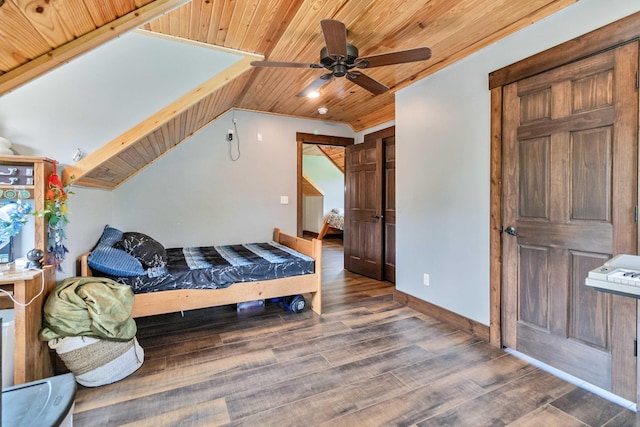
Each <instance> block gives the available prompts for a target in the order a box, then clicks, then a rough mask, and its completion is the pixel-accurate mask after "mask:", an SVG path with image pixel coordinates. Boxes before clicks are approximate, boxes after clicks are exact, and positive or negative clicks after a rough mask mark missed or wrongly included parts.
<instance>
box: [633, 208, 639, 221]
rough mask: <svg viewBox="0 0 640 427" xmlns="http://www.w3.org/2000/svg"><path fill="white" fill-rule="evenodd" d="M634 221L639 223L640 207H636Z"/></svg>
mask: <svg viewBox="0 0 640 427" xmlns="http://www.w3.org/2000/svg"><path fill="white" fill-rule="evenodd" d="M633 220H634V221H635V222H636V223H637V222H638V205H636V207H635V213H634V215H633Z"/></svg>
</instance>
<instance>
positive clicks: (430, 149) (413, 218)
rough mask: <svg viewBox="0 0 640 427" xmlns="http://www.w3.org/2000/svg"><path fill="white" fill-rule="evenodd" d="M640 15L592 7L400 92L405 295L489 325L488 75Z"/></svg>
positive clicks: (563, 14) (570, 11)
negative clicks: (426, 277) (425, 277)
mask: <svg viewBox="0 0 640 427" xmlns="http://www.w3.org/2000/svg"><path fill="white" fill-rule="evenodd" d="M639 10H640V2H636V1H633V2H632V1H628V0H607V1H603V0H582V1H580V2H579V3H576V4H575V5H572V6H570V7H568V8H566V9H564V10H562V11H560V12H558V13H556V14H554V15H552V16H551V17H549V18H547V19H545V20H543V21H540V22H538V23H536V24H533V25H532V26H530V27H527V28H525V29H524V30H522V31H520V32H518V33H516V34H514V35H512V36H510V37H507V38H505V39H503V40H501V41H499V42H497V43H495V44H493V45H491V46H489V47H487V48H485V49H483V50H482V51H480V52H477V53H476V54H474V55H472V56H470V57H468V58H466V59H463V60H461V61H459V62H458V63H456V64H454V65H452V66H450V67H447V68H446V69H444V70H442V71H440V72H438V73H436V74H434V75H432V76H430V77H428V78H425V79H423V80H421V81H419V82H416V83H414V84H412V85H411V86H409V87H407V88H405V89H402V90H400V91H398V92H397V93H396V141H397V142H396V167H397V169H396V180H397V181H396V186H397V188H396V202H397V235H396V240H397V252H396V259H397V271H396V287H397V288H398V289H399V290H400V291H403V292H405V293H408V294H410V295H413V296H416V297H418V298H420V299H423V300H426V301H429V302H431V303H433V304H436V305H438V306H441V307H443V308H446V309H448V310H451V311H453V312H456V313H458V314H461V315H463V316H466V317H468V318H470V319H473V320H476V321H478V322H480V323H483V324H486V325H488V324H489V186H490V182H489V172H490V170H489V166H490V165H489V160H490V153H489V149H490V132H489V126H490V92H489V90H488V74H489V73H490V72H492V71H495V70H497V69H499V68H501V67H504V66H506V65H509V64H511V63H514V62H516V61H518V60H520V59H523V58H526V57H528V56H531V55H533V54H535V53H538V52H541V51H543V50H545V49H547V48H550V47H553V46H555V45H558V44H560V43H562V42H564V41H567V40H570V39H572V38H574V37H576V36H579V35H581V34H584V33H586V32H589V31H591V30H593V29H596V28H599V27H601V26H603V25H605V24H607V23H610V22H613V21H615V20H617V19H619V18H622V17H624V16H626V15H629V14H631V13H633V12H636V11H639ZM424 273H428V274H429V275H430V286H429V287H426V286H424V285H423V274H424Z"/></svg>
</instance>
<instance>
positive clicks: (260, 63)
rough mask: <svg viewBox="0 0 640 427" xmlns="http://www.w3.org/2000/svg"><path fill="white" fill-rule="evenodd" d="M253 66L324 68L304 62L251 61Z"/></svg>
mask: <svg viewBox="0 0 640 427" xmlns="http://www.w3.org/2000/svg"><path fill="white" fill-rule="evenodd" d="M251 65H252V66H254V67H276V68H324V66H322V65H321V64H306V63H303V62H276V61H251Z"/></svg>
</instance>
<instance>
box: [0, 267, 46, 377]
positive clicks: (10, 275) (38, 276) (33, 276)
mask: <svg viewBox="0 0 640 427" xmlns="http://www.w3.org/2000/svg"><path fill="white" fill-rule="evenodd" d="M0 273H4V274H0V288H3V289H5V290H12V291H13V297H14V298H15V299H16V300H17V301H18V302H20V303H25V302H28V301H30V300H31V299H32V298H33V297H34V296H36V295H38V293H39V292H40V289H41V288H42V284H43V280H44V290H43V292H42V295H40V296H38V297H37V298H36V299H34V300H33V302H32V303H31V304H29V305H28V306H26V307H23V306H21V305H19V304H13V307H14V317H15V320H14V322H15V349H14V371H13V379H14V384H16V385H18V384H23V383H26V382H30V381H35V380H39V379H43V378H48V377H50V376H52V375H53V368H52V366H51V357H50V356H49V347H48V345H47V343H46V342H44V341H40V340H39V339H38V334H39V333H40V329H41V328H42V307H43V305H44V302H45V301H46V298H47V296H48V295H49V293H50V292H51V291H53V289H54V288H55V286H56V274H55V267H54V266H45V267H44V269H43V270H42V272H40V271H38V270H24V271H16V270H14V269H13V266H12V267H11V269H10V270H7V271H4V272H2V271H0ZM3 299H7V300H8V298H3Z"/></svg>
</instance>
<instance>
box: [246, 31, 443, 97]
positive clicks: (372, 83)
mask: <svg viewBox="0 0 640 427" xmlns="http://www.w3.org/2000/svg"><path fill="white" fill-rule="evenodd" d="M320 26H321V27H322V35H323V36H324V42H325V47H323V48H322V50H320V63H319V64H308V63H302V62H276V61H253V62H251V65H253V66H254V67H281V68H326V69H327V70H329V71H330V72H329V73H326V74H323V75H322V76H320V77H319V78H318V79H317V80H315V81H314V82H312V83H311V84H310V85H309V86H307V87H306V88H305V89H304V90H303V91H302V92H300V93H299V94H298V96H307V94H308V93H309V92H312V91H317V90H318V89H319V88H320V87H321V86H323V85H324V84H325V83H328V82H329V81H330V80H331V79H332V78H334V77H346V78H347V79H348V80H350V81H352V82H353V83H355V84H357V85H358V86H360V87H362V88H364V89H366V90H368V91H369V92H371V93H373V94H374V95H380V94H382V93H385V92H386V91H388V90H389V88H388V87H387V86H385V85H383V84H382V83H380V82H379V81H377V80H375V79H372V78H371V77H368V76H367V75H366V74H363V73H362V72H360V71H357V70H355V69H359V68H373V67H381V66H384V65H394V64H404V63H406V62H415V61H423V60H425V59H429V58H431V49H429V48H428V47H418V48H415V49H407V50H401V51H396V52H389V53H383V54H379V55H372V56H365V57H362V58H359V57H358V48H357V47H355V46H354V45H352V44H349V43H347V28H346V27H345V25H344V23H343V22H341V21H338V20H335V19H323V20H321V21H320Z"/></svg>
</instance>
